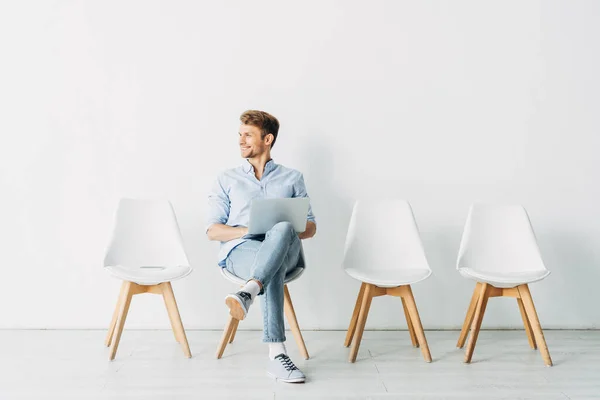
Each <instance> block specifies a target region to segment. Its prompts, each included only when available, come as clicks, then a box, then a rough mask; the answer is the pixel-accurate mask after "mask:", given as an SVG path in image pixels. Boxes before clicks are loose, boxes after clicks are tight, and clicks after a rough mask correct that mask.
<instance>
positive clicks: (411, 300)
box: [404, 285, 431, 362]
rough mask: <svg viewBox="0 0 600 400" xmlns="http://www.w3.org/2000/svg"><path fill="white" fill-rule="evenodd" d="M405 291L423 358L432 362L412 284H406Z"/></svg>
mask: <svg viewBox="0 0 600 400" xmlns="http://www.w3.org/2000/svg"><path fill="white" fill-rule="evenodd" d="M405 293H406V295H405V296H404V300H405V301H406V308H407V309H408V314H409V315H410V319H411V322H412V324H413V327H414V329H415V334H416V336H417V339H418V340H419V345H420V346H421V353H423V358H424V359H425V361H427V362H431V353H430V352H429V345H428V344H427V339H426V338H425V331H424V330H423V325H421V318H420V317H419V311H418V310H417V303H416V302H415V297H414V296H413V293H412V289H411V288H410V285H407V286H406V291H405Z"/></svg>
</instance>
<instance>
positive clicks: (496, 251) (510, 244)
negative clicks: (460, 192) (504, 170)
mask: <svg viewBox="0 0 600 400" xmlns="http://www.w3.org/2000/svg"><path fill="white" fill-rule="evenodd" d="M456 268H457V269H458V271H459V272H460V274H461V275H462V276H464V277H465V278H469V279H473V280H476V281H478V282H484V283H489V284H491V285H492V286H495V287H499V288H511V287H515V286H518V285H522V284H527V283H532V282H536V281H540V280H542V279H544V278H545V277H547V276H548V275H549V274H550V271H548V270H547V269H546V267H545V266H544V262H543V261H542V257H541V254H540V251H539V248H538V245H537V241H536V238H535V234H534V232H533V228H532V226H531V221H530V220H529V216H528V214H527V211H525V208H523V206H520V205H495V204H483V203H475V204H473V205H472V206H471V209H470V210H469V215H468V217H467V222H466V224H465V229H464V233H463V237H462V241H461V244H460V250H459V253H458V260H457V263H456Z"/></svg>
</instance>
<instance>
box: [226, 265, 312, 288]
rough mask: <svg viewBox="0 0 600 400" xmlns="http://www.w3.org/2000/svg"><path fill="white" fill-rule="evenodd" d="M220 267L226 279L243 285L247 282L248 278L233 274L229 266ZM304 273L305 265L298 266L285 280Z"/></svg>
mask: <svg viewBox="0 0 600 400" xmlns="http://www.w3.org/2000/svg"><path fill="white" fill-rule="evenodd" d="M219 268H221V275H223V276H224V277H225V279H227V280H228V281H230V282H233V283H236V284H238V285H243V284H245V283H246V279H243V278H240V277H239V276H237V275H234V274H232V273H231V272H229V271H228V270H227V268H223V267H219ZM303 273H304V268H303V267H296V268H294V269H292V270H291V271H289V272H288V273H287V274H286V275H285V278H284V280H283V282H284V283H290V282H292V281H295V280H296V279H298V278H300V275H302V274H303Z"/></svg>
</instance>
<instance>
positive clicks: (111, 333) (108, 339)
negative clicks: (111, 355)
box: [104, 281, 127, 347]
mask: <svg viewBox="0 0 600 400" xmlns="http://www.w3.org/2000/svg"><path fill="white" fill-rule="evenodd" d="M126 284H127V282H125V281H123V283H122V284H121V289H120V290H119V297H118V298H117V305H116V306H115V311H114V312H113V316H112V320H111V321H110V326H109V327H108V332H107V334H106V339H105V340H104V345H105V346H106V347H109V346H110V344H111V343H112V338H113V336H114V334H115V327H116V326H117V318H118V317H119V309H120V308H121V298H122V297H123V290H124V289H125V287H126Z"/></svg>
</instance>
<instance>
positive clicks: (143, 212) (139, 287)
mask: <svg viewBox="0 0 600 400" xmlns="http://www.w3.org/2000/svg"><path fill="white" fill-rule="evenodd" d="M104 267H105V268H106V270H107V271H108V272H109V273H110V274H111V275H113V276H114V277H116V278H119V279H122V280H123V284H122V286H121V293H120V295H119V300H118V302H117V306H116V308H115V311H114V314H113V317H112V321H111V323H110V327H109V329H108V334H107V336H106V340H105V345H106V346H111V349H110V357H109V359H110V360H113V359H114V358H115V355H116V353H117V348H118V347H119V341H120V339H121V333H122V331H123V326H124V325H125V319H126V318H127V312H128V311H129V305H130V303H131V299H132V297H133V296H134V295H136V294H140V293H154V294H160V295H162V296H163V299H164V301H165V306H166V308H167V312H168V314H169V319H170V320H171V327H172V328H173V333H174V334H175V340H177V342H179V343H180V344H181V346H182V348H183V352H184V354H185V356H186V357H188V358H190V357H191V356H192V355H191V353H190V347H189V345H188V341H187V337H186V335H185V330H184V329H183V324H182V322H181V316H180V315H179V310H178V308H177V303H176V301H175V295H174V294H173V288H172V287H171V281H174V280H176V279H180V278H183V277H185V276H187V275H189V274H190V273H191V272H192V268H191V267H190V265H189V261H188V258H187V256H186V254H185V250H184V248H183V242H182V238H181V233H180V231H179V226H178V224H177V218H176V217H175V212H174V211H173V207H172V206H171V204H170V203H169V202H168V201H166V200H165V201H161V200H138V199H122V200H121V201H120V202H119V207H118V210H117V214H116V221H115V228H114V232H113V237H112V240H111V242H110V245H109V247H108V249H107V252H106V256H105V258H104Z"/></svg>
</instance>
